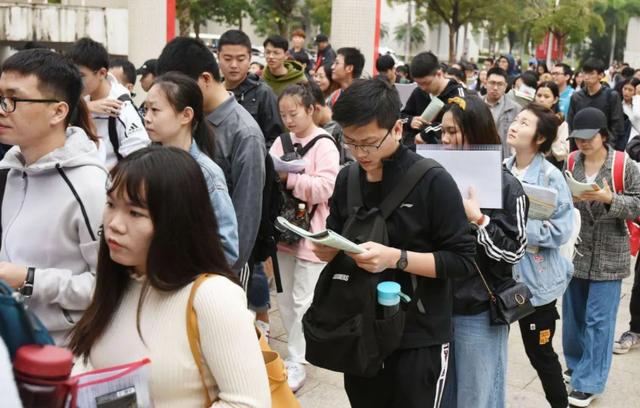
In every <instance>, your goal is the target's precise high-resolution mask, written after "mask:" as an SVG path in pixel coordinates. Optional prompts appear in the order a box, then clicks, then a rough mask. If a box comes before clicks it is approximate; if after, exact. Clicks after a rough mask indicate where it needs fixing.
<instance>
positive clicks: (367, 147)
mask: <svg viewBox="0 0 640 408" xmlns="http://www.w3.org/2000/svg"><path fill="white" fill-rule="evenodd" d="M392 130H393V127H392V128H390V129H389V130H387V133H386V134H385V135H384V137H383V138H382V140H380V143H378V144H377V145H371V144H355V143H347V142H344V145H345V146H346V147H347V148H349V150H352V151H353V152H354V153H355V152H357V151H358V149H360V150H361V151H362V153H364V154H370V153H371V151H372V150H373V149H375V151H378V150H380V146H382V144H383V143H384V141H385V140H387V138H388V137H389V135H390V134H391V131H392ZM370 149H371V150H370Z"/></svg>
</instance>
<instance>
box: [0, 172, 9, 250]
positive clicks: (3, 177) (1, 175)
mask: <svg viewBox="0 0 640 408" xmlns="http://www.w3.org/2000/svg"><path fill="white" fill-rule="evenodd" d="M8 175H9V169H4V170H0V248H2V202H3V201H4V191H5V190H6V189H7V176H8Z"/></svg>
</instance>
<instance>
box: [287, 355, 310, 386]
mask: <svg viewBox="0 0 640 408" xmlns="http://www.w3.org/2000/svg"><path fill="white" fill-rule="evenodd" d="M284 365H285V367H286V368H287V383H288V384H289V388H291V391H293V392H297V391H298V390H299V389H300V388H302V386H303V385H304V380H305V379H306V378H307V372H306V370H305V368H304V365H303V364H300V363H294V362H292V361H285V362H284Z"/></svg>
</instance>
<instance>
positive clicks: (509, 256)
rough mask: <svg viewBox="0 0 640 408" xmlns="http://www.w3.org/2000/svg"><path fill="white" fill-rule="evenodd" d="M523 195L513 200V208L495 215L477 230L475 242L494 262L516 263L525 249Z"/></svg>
mask: <svg viewBox="0 0 640 408" xmlns="http://www.w3.org/2000/svg"><path fill="white" fill-rule="evenodd" d="M526 200H527V197H526V196H525V195H520V196H518V197H517V198H516V200H515V208H512V209H509V208H507V209H504V210H502V211H500V212H499V213H497V214H495V215H494V216H493V217H492V218H491V221H490V222H489V225H487V226H486V227H485V228H480V229H479V230H478V237H477V241H478V244H480V245H481V246H482V247H483V248H484V250H485V252H486V254H487V256H488V257H489V258H491V259H494V260H496V261H503V262H507V263H510V264H515V263H517V262H518V261H519V260H520V259H521V258H522V257H523V256H524V254H525V251H526V248H527V228H526V223H527V218H526V207H527V205H526Z"/></svg>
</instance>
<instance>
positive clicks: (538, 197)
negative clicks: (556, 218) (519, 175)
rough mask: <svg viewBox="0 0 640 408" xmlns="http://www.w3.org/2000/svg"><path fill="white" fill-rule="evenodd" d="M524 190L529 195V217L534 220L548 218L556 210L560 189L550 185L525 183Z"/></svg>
mask: <svg viewBox="0 0 640 408" xmlns="http://www.w3.org/2000/svg"><path fill="white" fill-rule="evenodd" d="M522 187H523V188H524V192H525V194H526V195H527V197H529V214H528V217H529V218H530V219H534V220H548V219H550V218H551V216H552V215H553V213H554V211H555V210H556V200H557V199H558V191H556V190H555V189H553V188H549V187H542V186H536V185H535V184H527V183H523V184H522Z"/></svg>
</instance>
